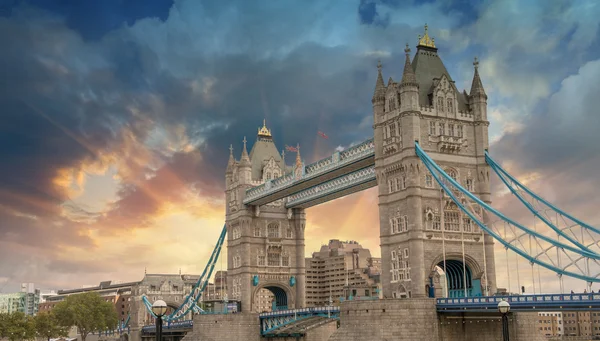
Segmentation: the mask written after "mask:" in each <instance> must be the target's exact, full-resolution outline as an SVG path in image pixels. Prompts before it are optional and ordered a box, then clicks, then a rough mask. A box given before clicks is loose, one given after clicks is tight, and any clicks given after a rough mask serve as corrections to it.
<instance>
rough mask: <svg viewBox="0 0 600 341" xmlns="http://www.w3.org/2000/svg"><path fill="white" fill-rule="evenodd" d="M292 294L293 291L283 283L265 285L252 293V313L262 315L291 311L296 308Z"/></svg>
mask: <svg viewBox="0 0 600 341" xmlns="http://www.w3.org/2000/svg"><path fill="white" fill-rule="evenodd" d="M290 293H291V289H290V288H289V287H287V286H284V285H282V284H281V283H265V284H264V285H261V286H259V287H257V288H256V289H255V290H254V292H253V293H252V311H254V312H259V313H260V312H264V311H273V310H285V309H290V308H292V307H293V306H294V303H293V296H292V295H291V294H290ZM265 294H266V295H265ZM265 303H268V304H265Z"/></svg>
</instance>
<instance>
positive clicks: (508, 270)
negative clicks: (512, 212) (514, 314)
mask: <svg viewBox="0 0 600 341" xmlns="http://www.w3.org/2000/svg"><path fill="white" fill-rule="evenodd" d="M504 236H505V237H507V235H506V222H504ZM504 250H506V276H507V277H508V294H509V295H510V291H511V290H510V266H509V264H508V248H507V247H505V248H504Z"/></svg>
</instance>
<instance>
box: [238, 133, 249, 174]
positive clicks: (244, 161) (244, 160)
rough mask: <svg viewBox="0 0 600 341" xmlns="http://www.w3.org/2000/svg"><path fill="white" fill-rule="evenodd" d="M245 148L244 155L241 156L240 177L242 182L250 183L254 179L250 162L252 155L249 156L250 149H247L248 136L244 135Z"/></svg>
mask: <svg viewBox="0 0 600 341" xmlns="http://www.w3.org/2000/svg"><path fill="white" fill-rule="evenodd" d="M242 142H244V148H243V149H242V157H241V158H240V164H239V167H238V169H239V179H240V183H244V184H247V183H250V182H251V181H252V163H250V157H249V156H248V150H247V149H246V136H244V140H243V141H242Z"/></svg>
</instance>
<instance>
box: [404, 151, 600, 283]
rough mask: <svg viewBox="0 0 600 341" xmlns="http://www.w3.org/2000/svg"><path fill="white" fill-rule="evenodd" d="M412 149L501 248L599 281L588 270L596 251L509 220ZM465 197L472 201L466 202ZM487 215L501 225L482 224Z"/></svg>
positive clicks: (560, 272)
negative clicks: (574, 245)
mask: <svg viewBox="0 0 600 341" xmlns="http://www.w3.org/2000/svg"><path fill="white" fill-rule="evenodd" d="M415 150H416V153H417V155H418V156H419V158H420V159H421V161H422V162H423V163H424V164H425V166H426V167H427V169H428V170H429V172H430V173H431V174H432V176H433V177H434V178H435V180H436V181H437V183H438V184H439V185H440V187H441V188H442V189H443V190H444V193H445V194H446V195H447V196H448V197H449V198H450V199H451V200H452V201H453V202H454V203H455V204H456V206H457V207H458V208H459V209H460V210H461V211H462V212H463V213H464V214H465V215H467V216H468V217H469V218H470V219H471V220H472V221H473V222H474V223H475V224H477V225H478V226H479V227H480V228H481V229H482V230H483V231H485V232H486V233H487V234H489V235H491V236H492V237H493V238H494V239H495V240H497V241H498V242H500V243H501V244H502V245H504V247H505V248H507V249H510V250H511V251H513V252H515V253H517V254H518V255H520V256H521V257H523V258H525V259H527V260H528V261H529V262H531V263H534V264H538V265H540V266H542V267H544V268H546V269H549V270H551V271H553V272H554V273H556V274H558V275H559V276H562V275H566V276H569V277H573V278H577V279H581V280H585V281H587V282H600V279H599V277H600V273H591V272H590V269H591V268H590V267H589V263H590V261H591V262H593V263H596V264H598V261H599V260H600V256H599V255H598V254H596V253H594V252H589V251H585V250H582V249H580V248H577V247H573V246H571V245H567V244H564V243H562V242H560V241H557V240H554V239H552V238H550V237H548V236H546V235H544V234H541V233H538V232H537V231H534V230H531V229H529V228H527V227H525V226H523V225H521V224H519V223H517V222H515V221H513V220H511V219H510V218H508V217H506V216H505V215H504V214H502V213H500V212H499V211H497V210H495V209H494V208H492V207H491V206H489V205H487V204H486V203H485V202H483V201H482V200H481V199H479V198H478V197H477V196H475V195H474V194H472V193H471V192H469V191H467V190H466V189H464V188H463V187H462V186H461V185H460V184H459V183H458V182H457V181H456V180H455V179H453V178H452V177H450V176H449V175H448V174H446V172H444V170H443V169H442V168H441V167H440V166H439V165H437V164H436V163H435V161H433V160H432V159H431V158H430V157H429V156H428V155H427V153H425V151H424V150H423V149H422V148H421V146H420V145H419V144H418V143H416V144H415ZM467 200H470V202H472V203H467ZM467 206H468V207H467ZM490 215H493V216H495V217H497V218H499V222H500V223H502V224H501V225H500V224H497V223H496V222H493V223H489V222H488V224H485V223H483V220H486V218H489V216H490ZM487 220H489V219H487ZM499 225H500V226H499ZM527 244H528V246H527ZM533 245H536V246H538V247H539V250H541V251H540V252H539V253H538V252H537V251H534V249H533ZM536 250H537V248H536ZM561 256H562V257H561ZM563 258H564V259H567V260H569V262H568V264H566V265H561V260H562V259H563Z"/></svg>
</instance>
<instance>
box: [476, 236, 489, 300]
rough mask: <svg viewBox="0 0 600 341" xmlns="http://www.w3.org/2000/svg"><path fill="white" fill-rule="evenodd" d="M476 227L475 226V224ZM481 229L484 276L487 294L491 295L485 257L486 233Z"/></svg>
mask: <svg viewBox="0 0 600 341" xmlns="http://www.w3.org/2000/svg"><path fill="white" fill-rule="evenodd" d="M473 228H475V226H473ZM479 230H480V231H481V245H482V246H483V276H484V279H485V296H490V285H489V283H488V276H487V260H486V258H485V233H484V232H483V229H479Z"/></svg>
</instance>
